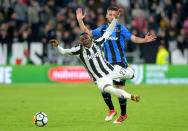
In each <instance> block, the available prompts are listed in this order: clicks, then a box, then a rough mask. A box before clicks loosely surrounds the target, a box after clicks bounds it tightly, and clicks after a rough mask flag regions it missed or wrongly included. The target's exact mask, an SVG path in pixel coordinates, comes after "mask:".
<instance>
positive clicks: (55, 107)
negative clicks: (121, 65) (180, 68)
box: [0, 83, 188, 131]
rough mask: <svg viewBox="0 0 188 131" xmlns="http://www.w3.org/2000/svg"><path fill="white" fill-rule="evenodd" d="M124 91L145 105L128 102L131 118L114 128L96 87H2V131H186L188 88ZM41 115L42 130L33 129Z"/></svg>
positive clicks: (136, 87) (134, 87) (143, 87)
mask: <svg viewBox="0 0 188 131" xmlns="http://www.w3.org/2000/svg"><path fill="white" fill-rule="evenodd" d="M126 90H127V91H128V92H130V93H134V94H139V95H140V96H141V101H140V102H139V103H135V102H133V101H131V100H128V104H127V113H128V118H127V119H126V120H125V121H124V122H123V123H122V124H113V123H112V122H113V121H111V122H105V121H104V118H105V116H106V115H107V111H108V109H107V107H106V106H105V104H104V102H103V99H102V96H101V94H100V91H99V89H98V88H97V86H96V85H94V84H93V83H87V84H60V83H52V84H12V85H0V131H188V85H132V84H128V85H127V87H126ZM113 102H114V105H115V107H116V109H117V111H118V115H117V116H116V117H115V118H117V117H118V116H119V114H120V110H119V104H118V100H117V98H115V97H113ZM40 111H42V112H45V113H46V114H47V115H48V119H49V121H48V124H47V125H46V126H44V127H37V126H35V125H34V124H33V116H34V115H35V113H37V112H40ZM115 118H114V119H113V120H115Z"/></svg>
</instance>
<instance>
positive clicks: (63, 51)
mask: <svg viewBox="0 0 188 131" xmlns="http://www.w3.org/2000/svg"><path fill="white" fill-rule="evenodd" d="M49 42H50V43H51V44H52V45H53V47H55V48H56V50H57V52H58V53H59V54H60V55H72V50H71V49H63V48H62V47H61V46H59V42H58V41H57V40H50V41H49Z"/></svg>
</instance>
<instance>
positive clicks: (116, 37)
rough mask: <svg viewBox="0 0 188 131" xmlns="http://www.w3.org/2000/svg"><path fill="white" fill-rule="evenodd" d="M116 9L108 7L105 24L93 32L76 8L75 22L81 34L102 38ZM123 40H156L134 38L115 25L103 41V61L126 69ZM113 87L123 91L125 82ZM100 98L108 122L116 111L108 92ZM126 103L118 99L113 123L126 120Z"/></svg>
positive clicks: (147, 37)
mask: <svg viewBox="0 0 188 131" xmlns="http://www.w3.org/2000/svg"><path fill="white" fill-rule="evenodd" d="M118 10H119V9H118V8H117V7H109V8H108V9H107V13H106V19H107V24H106V25H102V26H100V27H98V28H97V29H94V30H89V29H88V28H87V27H86V26H85V25H84V23H83V19H84V17H85V15H86V12H84V14H83V13H82V9H81V8H78V9H77V10H76V16H77V20H78V23H79V26H80V29H81V31H82V32H86V33H88V34H89V35H90V37H92V36H102V35H103V34H104V33H105V32H106V29H107V28H108V26H109V25H110V23H111V22H112V19H113V18H114V17H115V16H116V14H117V13H118ZM125 39H127V40H131V41H132V42H134V43H146V42H151V41H153V40H155V39H156V36H155V35H149V33H148V34H146V35H145V38H140V37H136V36H135V35H133V34H132V33H130V32H129V30H128V29H127V28H126V26H124V25H122V24H119V23H117V24H116V27H115V31H114V32H113V33H112V35H111V36H110V37H109V38H108V40H107V41H105V43H104V45H103V47H102V50H103V52H104V58H105V60H107V61H109V62H110V63H111V64H112V65H115V64H118V65H120V66H121V67H123V68H125V69H126V68H127V67H128V64H127V59H126V54H125ZM114 85H116V88H119V89H123V87H124V86H125V80H121V81H114ZM102 96H103V98H104V101H105V103H106V104H107V106H108V108H109V114H108V115H107V116H106V118H105V120H106V121H110V120H112V118H113V117H114V116H115V115H116V113H117V112H116V110H115V109H114V106H113V103H112V100H111V95H110V94H109V93H108V92H105V91H104V92H102ZM126 102H127V100H126V99H125V98H119V103H120V108H121V115H120V116H119V117H118V118H117V119H116V120H115V121H114V123H121V122H122V121H123V120H124V119H126V118H127V113H126Z"/></svg>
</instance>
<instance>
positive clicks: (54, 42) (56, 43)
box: [50, 40, 59, 47]
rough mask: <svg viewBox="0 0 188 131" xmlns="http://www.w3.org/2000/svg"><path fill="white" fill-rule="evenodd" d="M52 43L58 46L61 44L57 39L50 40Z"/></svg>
mask: <svg viewBox="0 0 188 131" xmlns="http://www.w3.org/2000/svg"><path fill="white" fill-rule="evenodd" d="M50 43H51V44H52V45H53V46H54V47H57V46H58V45H59V42H58V41H57V40H50Z"/></svg>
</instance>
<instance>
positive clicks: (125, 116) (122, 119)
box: [114, 113, 127, 123]
mask: <svg viewBox="0 0 188 131" xmlns="http://www.w3.org/2000/svg"><path fill="white" fill-rule="evenodd" d="M125 119H127V113H126V114H125V115H124V116H122V115H120V116H119V118H117V119H116V120H115V121H114V123H122V122H123V121H124V120H125Z"/></svg>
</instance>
